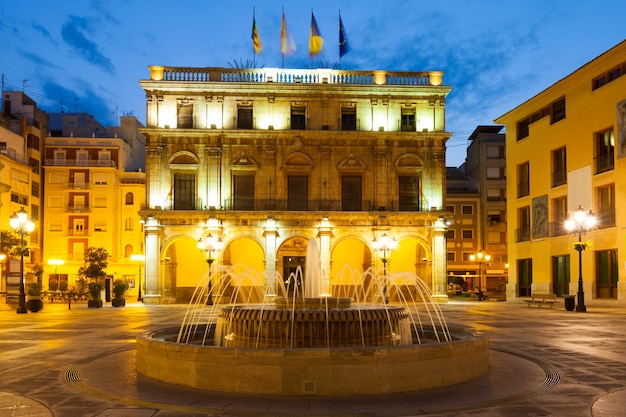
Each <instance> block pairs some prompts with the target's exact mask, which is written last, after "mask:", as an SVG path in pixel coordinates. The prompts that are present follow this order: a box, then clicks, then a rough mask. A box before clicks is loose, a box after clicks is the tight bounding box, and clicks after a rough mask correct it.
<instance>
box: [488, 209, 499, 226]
mask: <svg viewBox="0 0 626 417" xmlns="http://www.w3.org/2000/svg"><path fill="white" fill-rule="evenodd" d="M487 222H488V223H489V224H490V225H491V224H498V223H501V222H502V214H501V213H500V212H498V211H494V212H491V211H489V212H488V213H487Z"/></svg>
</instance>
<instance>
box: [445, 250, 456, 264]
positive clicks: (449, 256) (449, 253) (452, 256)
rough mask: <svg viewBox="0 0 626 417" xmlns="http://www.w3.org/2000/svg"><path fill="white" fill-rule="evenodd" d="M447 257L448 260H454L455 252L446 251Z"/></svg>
mask: <svg viewBox="0 0 626 417" xmlns="http://www.w3.org/2000/svg"><path fill="white" fill-rule="evenodd" d="M447 259H448V262H454V261H456V253H455V252H448V254H447Z"/></svg>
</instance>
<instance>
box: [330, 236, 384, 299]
mask: <svg viewBox="0 0 626 417" xmlns="http://www.w3.org/2000/svg"><path fill="white" fill-rule="evenodd" d="M372 263H373V257H372V251H371V248H370V247H369V244H368V243H367V242H366V241H364V240H363V239H362V238H361V237H359V236H353V235H349V236H343V237H341V238H339V239H337V240H336V241H335V242H334V244H333V246H332V248H331V267H330V271H331V272H330V285H331V292H332V294H333V296H334V297H352V298H358V299H360V300H363V298H364V295H365V294H367V293H368V289H369V286H370V284H371V282H370V281H371V278H372V277H371V275H370V274H367V273H366V272H367V271H368V270H369V269H370V268H371V266H372Z"/></svg>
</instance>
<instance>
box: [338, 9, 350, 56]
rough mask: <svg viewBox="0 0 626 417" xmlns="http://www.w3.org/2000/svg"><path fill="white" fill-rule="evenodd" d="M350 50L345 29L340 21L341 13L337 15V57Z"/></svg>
mask: <svg viewBox="0 0 626 417" xmlns="http://www.w3.org/2000/svg"><path fill="white" fill-rule="evenodd" d="M348 52H350V44H349V43H348V37H347V36H346V30H345V29H344V27H343V22H342V21H341V15H339V58H341V57H342V56H344V55H345V54H347V53H348Z"/></svg>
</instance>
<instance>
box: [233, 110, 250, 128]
mask: <svg viewBox="0 0 626 417" xmlns="http://www.w3.org/2000/svg"><path fill="white" fill-rule="evenodd" d="M237 129H252V107H238V108H237Z"/></svg>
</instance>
